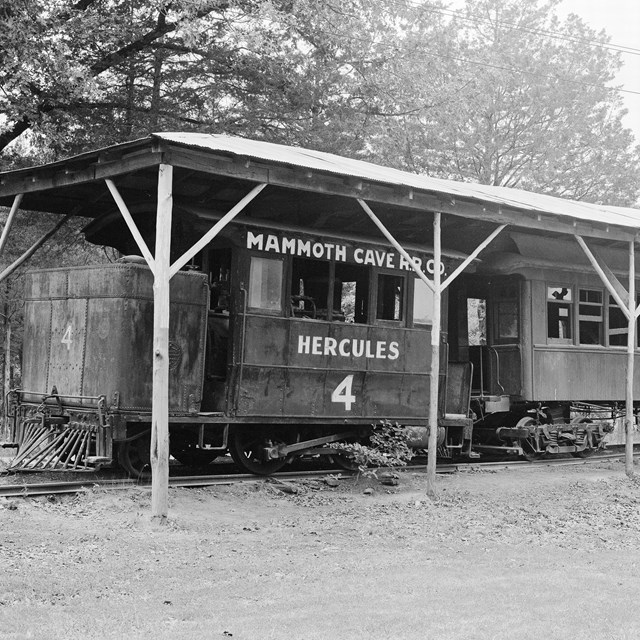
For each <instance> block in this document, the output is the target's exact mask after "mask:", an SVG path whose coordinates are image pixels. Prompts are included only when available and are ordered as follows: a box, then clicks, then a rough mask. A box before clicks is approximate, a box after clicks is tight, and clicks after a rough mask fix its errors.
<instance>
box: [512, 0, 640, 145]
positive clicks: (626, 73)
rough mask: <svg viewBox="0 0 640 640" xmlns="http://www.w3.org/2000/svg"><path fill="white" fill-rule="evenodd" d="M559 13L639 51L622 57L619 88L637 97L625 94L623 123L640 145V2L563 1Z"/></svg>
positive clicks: (622, 0)
mask: <svg viewBox="0 0 640 640" xmlns="http://www.w3.org/2000/svg"><path fill="white" fill-rule="evenodd" d="M523 1H526V0H523ZM558 13H559V15H560V16H561V17H564V16H565V15H567V14H569V13H575V14H576V15H578V16H580V17H581V18H582V19H583V20H584V21H585V22H586V23H587V24H588V25H589V26H591V27H593V28H594V29H596V30H598V31H599V30H600V29H604V30H605V31H606V32H607V33H608V35H609V36H611V44H613V45H618V46H621V47H630V48H633V49H635V50H636V53H635V54H632V53H624V54H623V55H622V61H623V62H624V67H623V68H622V70H621V72H620V74H619V75H618V77H617V78H616V80H617V82H616V84H621V85H623V88H624V89H625V90H626V91H635V95H634V94H631V93H622V98H623V100H624V105H625V107H626V108H627V109H628V110H629V114H628V115H627V116H626V118H625V119H624V121H623V122H624V124H625V126H627V127H629V128H630V129H632V130H633V132H634V134H635V137H636V142H638V143H639V144H640V0H563V1H562V4H561V5H560V7H559V11H558Z"/></svg>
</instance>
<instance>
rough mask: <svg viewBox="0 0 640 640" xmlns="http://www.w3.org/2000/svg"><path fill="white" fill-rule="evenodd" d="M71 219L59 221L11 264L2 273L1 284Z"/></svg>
mask: <svg viewBox="0 0 640 640" xmlns="http://www.w3.org/2000/svg"><path fill="white" fill-rule="evenodd" d="M70 219H71V215H68V216H65V217H64V218H62V220H59V221H58V222H57V223H56V225H55V226H54V227H53V229H51V231H47V233H45V234H44V235H43V236H42V237H41V238H40V239H39V240H36V241H35V242H34V243H33V244H32V245H31V246H30V247H29V248H28V249H27V250H26V251H25V252H24V253H23V254H22V255H21V256H20V257H19V258H18V259H17V260H16V261H15V262H13V263H12V264H10V265H9V266H8V267H7V268H6V269H5V270H4V271H3V272H2V273H0V282H2V281H3V280H4V279H5V278H7V277H9V276H10V275H11V274H12V273H13V272H14V271H15V270H16V269H17V268H18V267H19V266H20V265H21V264H22V263H23V262H26V261H27V260H28V259H29V258H30V257H31V256H32V255H33V254H34V253H35V252H36V251H37V250H38V249H39V248H40V247H41V246H42V245H43V244H44V243H45V242H46V241H47V240H48V239H49V238H51V237H52V236H53V235H54V234H56V233H57V232H58V230H59V229H60V228H61V227H62V226H63V225H65V224H66V223H67V222H68V221H69V220H70Z"/></svg>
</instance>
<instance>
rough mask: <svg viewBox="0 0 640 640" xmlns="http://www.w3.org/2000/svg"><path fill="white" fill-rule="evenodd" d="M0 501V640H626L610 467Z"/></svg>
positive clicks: (617, 490)
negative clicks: (152, 516) (155, 501)
mask: <svg viewBox="0 0 640 640" xmlns="http://www.w3.org/2000/svg"><path fill="white" fill-rule="evenodd" d="M367 486H368V484H367V483H363V482H361V483H359V484H354V483H353V482H352V481H348V480H347V481H342V482H341V484H340V486H339V487H337V488H330V487H327V486H326V485H325V484H324V483H321V482H314V481H309V482H304V483H298V484H296V485H295V488H296V489H297V491H298V493H296V494H292V493H284V492H282V491H281V490H279V488H278V487H277V486H276V485H274V484H255V485H245V486H241V487H238V488H226V489H224V488H223V489H221V488H211V489H175V490H172V491H171V498H170V499H171V506H170V519H169V522H168V524H167V525H166V526H162V527H160V526H157V525H153V524H152V523H151V522H150V521H149V502H150V495H149V493H148V491H147V490H143V489H140V490H132V491H127V492H124V493H116V492H111V493H109V492H104V491H101V490H96V491H93V492H90V493H88V494H84V495H80V496H75V497H69V498H64V499H60V500H55V501H53V502H51V501H49V500H47V499H46V498H42V499H33V500H5V501H0V534H1V535H0V568H1V569H2V573H1V574H0V575H1V577H0V638H3V639H4V638H7V639H9V638H11V639H18V638H19V639H22V638H62V639H67V638H68V639H76V638H78V639H80V638H83V639H86V638H100V639H102V638H125V637H126V638H128V640H133V639H136V638H154V639H158V640H163V639H165V638H167V639H169V638H171V639H172V640H175V639H185V640H197V639H200V638H202V639H215V638H229V637H233V638H235V639H240V640H269V639H278V640H285V639H287V640H288V639H294V640H315V639H334V638H340V639H344V640H350V639H360V638H362V639H382V638H385V639H386V638H389V639H400V640H402V639H405V638H407V639H412V638H416V639H417V638H420V639H424V638H429V639H430V638H433V639H438V640H443V639H445V640H446V639H449V638H451V639H453V638H455V639H459V638H463V639H466V638H505V639H507V638H508V639H510V640H511V639H518V640H520V639H526V638H531V639H536V640H537V639H539V638H545V639H554V638H558V639H560V638H562V639H563V640H567V639H571V640H573V639H580V638H585V639H587V638H588V639H599V638H603V639H605V638H606V639H611V640H617V639H623V638H624V639H626V638H628V639H632V638H633V639H634V640H635V639H637V638H638V637H640V607H639V606H638V605H637V603H636V600H637V597H638V588H639V587H640V579H639V574H640V509H639V507H640V482H638V481H635V480H628V479H627V478H626V477H625V475H624V471H623V465H621V464H618V463H606V464H603V465H601V466H596V467H594V466H588V467H587V466H580V467H577V468H566V467H565V468H560V469H558V468H554V469H550V468H547V469H546V470H545V471H539V470H534V469H531V468H529V467H526V468H521V469H519V470H517V471H514V470H509V471H504V470H503V471H499V472H495V473H488V472H470V473H459V474H456V475H454V476H446V477H443V478H439V480H438V491H439V496H438V498H437V499H436V500H435V501H431V500H429V499H427V498H426V497H425V493H424V486H425V481H424V476H422V475H420V474H411V473H406V474H403V475H402V479H401V484H400V486H399V487H391V488H386V487H382V486H381V485H379V484H376V485H374V486H375V492H374V494H373V495H364V493H363V491H364V489H365V488H366V487H367Z"/></svg>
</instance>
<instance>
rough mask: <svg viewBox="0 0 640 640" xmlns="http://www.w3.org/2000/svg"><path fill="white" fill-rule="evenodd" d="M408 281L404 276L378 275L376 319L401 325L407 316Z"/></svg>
mask: <svg viewBox="0 0 640 640" xmlns="http://www.w3.org/2000/svg"><path fill="white" fill-rule="evenodd" d="M406 283H407V279H406V277H405V276H403V275H400V276H399V275H390V274H386V273H380V274H378V295H377V298H376V319H377V320H386V321H391V322H396V323H400V322H403V321H404V316H405V297H406V295H405V289H406Z"/></svg>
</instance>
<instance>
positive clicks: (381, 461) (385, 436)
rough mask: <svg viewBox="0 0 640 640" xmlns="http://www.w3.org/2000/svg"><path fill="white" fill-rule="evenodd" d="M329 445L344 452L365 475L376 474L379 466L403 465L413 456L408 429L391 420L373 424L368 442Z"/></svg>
mask: <svg viewBox="0 0 640 640" xmlns="http://www.w3.org/2000/svg"><path fill="white" fill-rule="evenodd" d="M329 446H330V447H331V448H332V449H336V450H338V451H341V452H344V454H345V455H346V456H347V457H348V458H350V459H351V460H352V461H353V463H354V464H356V465H357V466H358V470H359V471H360V473H362V474H364V475H373V476H375V475H376V469H377V468H379V467H403V466H405V465H406V464H407V462H409V461H410V460H411V458H413V449H411V447H410V446H409V436H408V433H407V430H406V429H405V428H404V427H402V426H401V425H399V424H398V423H397V422H395V423H392V422H390V421H389V420H381V421H380V423H379V424H375V425H373V427H372V431H371V435H370V436H369V440H368V442H367V444H363V443H360V442H334V443H332V444H330V445H329Z"/></svg>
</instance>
